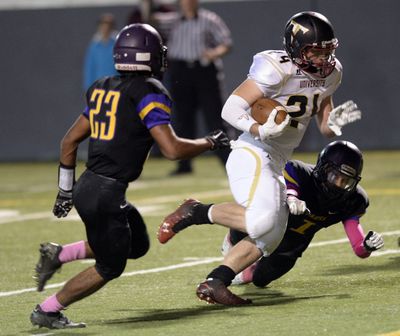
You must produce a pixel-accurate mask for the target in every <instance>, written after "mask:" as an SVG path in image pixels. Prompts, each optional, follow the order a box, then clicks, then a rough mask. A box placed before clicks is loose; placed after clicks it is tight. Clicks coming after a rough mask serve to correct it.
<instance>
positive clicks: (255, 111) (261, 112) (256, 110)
mask: <svg viewBox="0 0 400 336" xmlns="http://www.w3.org/2000/svg"><path fill="white" fill-rule="evenodd" d="M274 109H276V110H277V111H278V113H277V114H276V117H275V120H274V121H275V123H276V124H277V125H279V124H281V123H282V122H283V121H284V120H285V118H286V115H287V111H286V109H285V107H284V106H283V105H281V103H279V102H277V101H276V100H273V99H270V98H260V99H258V100H257V101H256V102H255V103H254V104H253V105H252V106H251V116H252V117H253V119H254V120H255V121H257V122H258V123H259V124H260V125H264V124H265V123H266V122H267V119H268V116H269V115H270V114H271V112H272V111H273V110H274Z"/></svg>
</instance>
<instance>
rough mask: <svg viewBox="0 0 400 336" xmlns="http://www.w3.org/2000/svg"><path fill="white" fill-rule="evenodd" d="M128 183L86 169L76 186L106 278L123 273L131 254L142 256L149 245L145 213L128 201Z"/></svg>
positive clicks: (77, 201) (78, 202) (76, 199)
mask: <svg viewBox="0 0 400 336" xmlns="http://www.w3.org/2000/svg"><path fill="white" fill-rule="evenodd" d="M126 188H127V184H125V183H122V182H119V181H116V180H114V179H110V178H107V177H104V176H100V175H97V174H95V173H93V172H91V171H89V170H86V171H85V172H84V173H83V174H82V175H81V177H80V178H79V180H78V181H77V183H76V185H75V186H74V190H73V201H74V206H75V208H76V210H77V211H78V213H79V215H80V217H81V218H82V220H83V222H84V223H85V227H86V234H87V239H88V243H89V246H90V248H91V249H92V250H93V252H94V254H95V258H96V266H95V267H96V269H97V271H98V272H99V274H100V275H101V276H102V277H103V278H104V279H105V280H111V279H114V278H117V277H119V276H120V275H121V274H122V272H123V271H124V269H125V266H126V261H127V259H128V258H134V259H136V258H139V257H141V256H143V255H145V254H146V252H147V251H148V249H149V237H148V234H147V230H146V226H145V223H144V221H143V218H142V216H141V215H140V213H139V212H138V211H137V209H136V208H135V207H134V206H133V205H131V204H129V203H127V202H126V199H125V191H126Z"/></svg>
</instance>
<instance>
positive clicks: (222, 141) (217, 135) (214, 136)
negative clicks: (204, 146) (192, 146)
mask: <svg viewBox="0 0 400 336" xmlns="http://www.w3.org/2000/svg"><path fill="white" fill-rule="evenodd" d="M205 138H206V139H207V140H208V141H209V142H210V143H211V150H216V149H222V148H226V147H229V146H230V144H229V138H228V136H227V135H226V134H225V132H224V131H221V130H215V131H212V132H211V133H209V134H207V135H206V136H205Z"/></svg>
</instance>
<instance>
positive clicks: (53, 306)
mask: <svg viewBox="0 0 400 336" xmlns="http://www.w3.org/2000/svg"><path fill="white" fill-rule="evenodd" d="M40 308H42V310H43V311H44V312H45V313H56V312H59V311H60V310H63V309H64V308H65V307H64V306H63V305H62V304H61V303H60V302H58V300H57V297H56V294H54V295H52V296H49V297H48V298H47V299H46V300H44V301H43V302H42V303H41V304H40Z"/></svg>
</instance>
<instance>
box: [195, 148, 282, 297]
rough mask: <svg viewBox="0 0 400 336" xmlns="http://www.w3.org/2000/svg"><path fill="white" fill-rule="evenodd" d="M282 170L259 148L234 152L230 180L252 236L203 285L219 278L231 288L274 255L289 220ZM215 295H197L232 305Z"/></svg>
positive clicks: (229, 168)
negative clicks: (246, 271) (238, 276)
mask: <svg viewBox="0 0 400 336" xmlns="http://www.w3.org/2000/svg"><path fill="white" fill-rule="evenodd" d="M243 162H246V164H245V165H244V164H243ZM279 169H280V168H279V166H276V165H275V164H274V163H273V162H271V160H270V159H269V157H268V155H264V153H263V152H262V151H259V150H258V149H256V148H240V147H239V148H236V149H234V150H233V151H232V153H231V155H230V157H229V160H228V162H227V171H228V177H229V182H230V186H231V190H232V194H233V196H234V197H235V200H236V202H237V203H238V204H240V205H241V206H243V207H245V209H246V211H245V214H244V222H245V228H246V232H247V233H248V234H249V236H248V237H245V238H243V239H242V240H240V241H239V242H238V243H237V244H236V245H234V246H233V247H232V248H231V249H230V251H229V252H228V253H227V254H226V255H225V258H224V261H223V263H222V265H220V266H218V267H217V268H216V269H214V270H213V271H212V272H211V273H210V274H209V275H208V276H207V280H206V281H205V282H203V283H202V284H200V286H204V285H205V284H208V283H209V281H210V279H219V280H221V281H222V283H223V285H224V286H229V285H230V284H231V282H232V280H233V279H234V277H235V276H236V274H238V273H239V272H241V271H243V270H244V269H246V268H247V267H248V266H250V265H252V264H253V263H254V262H256V261H257V260H258V259H259V258H260V257H261V256H262V255H263V253H267V254H268V253H272V252H273V251H274V250H275V249H276V247H277V246H278V245H279V242H280V241H281V239H282V237H283V235H284V232H285V228H286V221H287V217H288V211H287V209H286V207H285V204H284V202H285V186H284V181H283V178H281V175H280V170H279ZM214 209H215V207H213V208H212V210H213V211H212V214H211V216H212V218H213V219H214V220H215V221H216V222H218V223H220V222H219V220H221V219H223V216H219V214H218V212H217V213H215V212H214ZM215 215H217V216H216V217H214V216H215ZM231 228H234V229H237V227H232V226H231ZM209 286H211V285H210V284H209ZM211 287H212V286H211ZM219 291H222V292H226V291H227V289H226V290H222V289H221V288H220V289H219ZM215 292H216V291H212V290H209V291H208V294H209V297H207V295H205V293H204V291H203V292H201V293H200V295H201V296H200V295H199V291H198V296H199V297H200V298H201V299H205V300H207V301H210V300H211V301H215V302H219V303H223V304H231V303H230V301H226V302H223V301H218V300H220V299H221V298H217V297H216V295H215ZM222 299H224V298H222ZM238 302H239V301H238ZM243 303H244V302H243ZM233 304H238V303H233Z"/></svg>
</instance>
